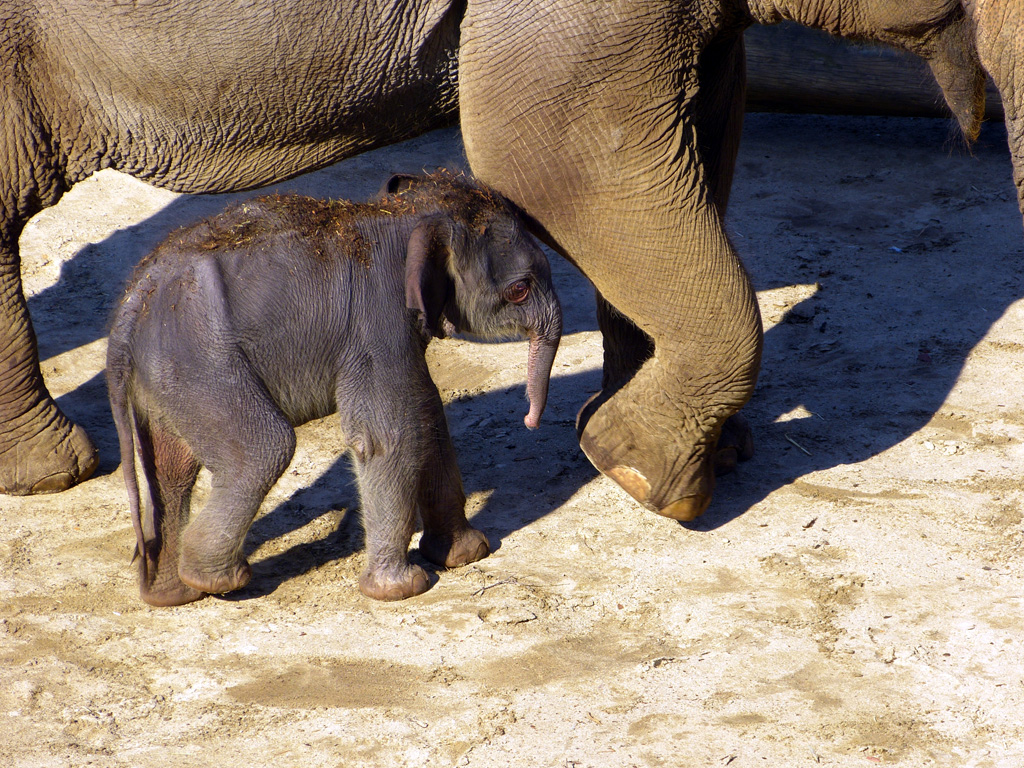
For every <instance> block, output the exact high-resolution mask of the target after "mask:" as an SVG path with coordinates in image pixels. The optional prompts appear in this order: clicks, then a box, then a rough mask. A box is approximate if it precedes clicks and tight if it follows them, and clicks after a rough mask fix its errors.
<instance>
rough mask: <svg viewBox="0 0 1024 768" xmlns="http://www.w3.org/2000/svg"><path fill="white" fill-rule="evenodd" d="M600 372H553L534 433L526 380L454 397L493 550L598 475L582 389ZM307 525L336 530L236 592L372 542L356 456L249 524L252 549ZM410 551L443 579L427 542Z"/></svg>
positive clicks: (250, 594)
mask: <svg viewBox="0 0 1024 768" xmlns="http://www.w3.org/2000/svg"><path fill="white" fill-rule="evenodd" d="M600 380H601V374H600V371H598V370H593V371H588V372H584V373H575V374H569V375H567V376H560V377H557V378H555V379H553V380H552V383H551V390H552V392H551V397H550V398H549V401H548V408H547V410H546V411H545V418H544V419H543V420H542V423H541V427H540V428H539V429H538V430H537V431H535V432H528V431H527V430H526V428H525V427H524V426H523V425H522V422H521V418H520V417H521V414H520V411H521V409H522V406H523V403H524V401H525V397H526V394H525V387H524V386H514V387H507V388H503V389H498V390H493V391H490V392H487V393H485V394H480V395H475V396H474V397H472V398H466V399H460V400H456V401H454V402H451V403H449V404H448V405H447V406H446V408H445V410H446V412H447V416H448V421H449V425H450V428H451V432H452V440H453V442H454V443H455V448H456V452H457V454H458V456H459V465H460V469H461V470H462V475H463V485H464V488H465V491H466V495H467V496H468V497H469V498H470V499H471V500H472V499H473V498H474V497H478V498H479V499H480V500H481V501H480V502H479V503H478V504H477V505H475V506H476V509H475V510H473V511H472V512H470V521H471V523H472V525H473V526H474V527H476V528H479V529H480V530H482V531H483V532H484V533H485V534H486V535H487V537H488V539H489V541H490V543H491V549H492V551H497V550H498V549H500V548H501V544H502V541H503V540H504V539H505V538H507V537H508V536H509V535H510V534H511V533H513V532H514V531H516V530H518V529H520V528H523V527H525V526H528V525H529V524H530V523H532V522H534V521H536V520H539V519H540V518H542V517H544V516H545V515H547V514H549V513H551V512H552V511H554V510H555V509H558V508H559V507H560V506H562V505H563V504H564V503H565V502H566V501H568V500H569V499H570V498H571V497H572V496H573V495H574V494H575V493H576V492H577V491H578V490H579V489H580V488H581V487H582V486H583V485H585V484H586V483H587V482H589V481H590V480H592V479H594V478H595V477H597V471H596V470H595V469H594V468H593V467H592V466H591V465H590V464H589V462H588V461H587V460H586V458H585V457H584V456H583V455H582V453H581V452H580V450H579V444H578V443H577V442H576V438H575V431H574V429H573V428H572V424H573V423H574V419H573V412H572V408H573V407H574V403H575V400H576V397H575V394H576V393H578V392H579V391H580V389H587V390H596V389H597V388H599V387H600ZM558 391H564V394H561V395H559V394H556V392H558ZM499 414H501V415H500V416H499ZM506 414H507V418H505V416H504V415H506ZM341 447H342V446H340V444H339V450H340V449H341ZM307 525H316V526H318V527H320V528H321V529H326V530H325V532H322V533H319V535H318V536H317V537H316V538H313V539H308V538H307V540H305V541H303V542H302V543H299V544H295V545H292V546H290V547H287V548H286V549H283V550H281V551H277V552H275V553H273V554H270V555H268V556H265V557H261V558H259V559H257V560H255V561H254V562H253V563H252V567H253V579H252V581H251V582H250V583H249V585H248V586H246V587H245V588H244V589H241V590H239V591H237V592H235V593H232V594H231V595H229V596H227V597H226V599H232V600H246V599H251V598H255V597H261V596H264V595H267V594H270V593H272V592H274V591H275V590H276V589H277V588H278V587H280V586H281V585H282V584H284V583H285V582H287V581H289V580H291V579H294V578H296V577H299V576H301V575H302V574H304V573H308V572H310V571H312V570H315V569H318V568H321V567H323V566H325V565H329V564H330V563H333V562H336V561H339V560H343V559H346V558H348V557H350V556H352V555H354V554H356V553H358V552H360V551H362V549H363V528H362V522H361V519H360V514H359V493H358V489H357V487H356V484H355V481H354V477H353V474H352V472H351V467H350V465H349V460H348V457H347V456H346V455H342V456H340V457H339V458H337V459H335V460H334V461H333V462H331V464H330V466H329V467H327V468H326V469H325V470H324V471H323V472H322V473H321V474H320V476H319V477H318V478H317V480H316V481H314V482H313V483H312V484H311V485H309V486H306V487H304V488H301V489H299V490H298V491H296V492H295V493H293V494H292V495H291V496H290V497H288V498H287V499H285V500H284V501H283V502H280V503H278V504H277V505H276V506H274V507H273V508H272V509H269V510H267V511H266V512H264V513H263V514H261V515H260V516H259V517H258V518H257V519H256V521H255V522H254V523H253V526H252V528H251V529H250V531H249V536H248V538H247V540H246V549H247V551H248V552H249V553H250V554H251V553H253V552H254V551H256V550H258V549H259V548H260V547H262V546H264V545H266V544H268V543H269V542H272V541H274V540H278V539H283V538H284V537H287V536H288V535H289V534H291V533H292V532H294V531H297V530H298V529H300V528H303V527H305V526H307ZM410 559H411V561H412V562H414V563H417V564H419V565H421V566H422V567H424V568H425V569H426V570H427V572H428V573H430V574H431V578H432V579H433V580H435V581H436V578H437V576H436V573H437V571H438V570H441V569H439V568H438V567H437V566H435V565H433V564H432V563H430V562H428V561H427V560H426V559H425V558H424V557H423V556H422V555H421V554H420V552H419V550H418V549H415V548H414V549H413V550H412V551H411V552H410Z"/></svg>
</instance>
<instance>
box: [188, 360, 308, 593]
mask: <svg viewBox="0 0 1024 768" xmlns="http://www.w3.org/2000/svg"><path fill="white" fill-rule="evenodd" d="M242 379H243V380H242V381H241V382H238V381H236V382H235V383H234V385H233V386H232V387H231V388H230V391H228V388H227V387H225V388H224V389H223V391H213V392H210V391H208V392H207V394H206V395H205V396H204V398H203V403H201V404H197V405H195V406H194V407H193V415H192V417H191V418H190V419H189V422H188V424H189V426H188V427H186V429H185V431H187V432H189V434H188V435H186V439H187V440H188V442H189V445H191V446H192V447H193V449H194V450H195V452H196V455H197V456H198V457H199V459H200V461H201V462H202V463H203V465H204V466H205V467H206V468H207V469H209V470H210V475H211V489H210V496H209V499H208V500H207V502H206V505H205V506H204V507H203V509H202V510H201V511H200V512H199V513H198V514H196V515H195V516H194V517H193V519H192V522H191V523H189V525H188V528H186V529H185V533H184V535H183V536H182V542H181V557H180V559H179V563H178V575H179V576H180V578H181V580H182V581H183V582H184V583H185V584H187V585H189V586H190V587H192V588H194V589H197V590H200V591H202V592H211V593H214V594H220V593H223V592H231V591H232V590H236V589H240V588H242V587H244V586H245V585H246V584H248V583H249V579H250V578H251V577H252V569H251V568H250V566H249V563H248V561H247V560H246V559H245V555H244V553H243V547H244V544H245V536H246V534H247V533H248V531H249V526H251V525H252V521H253V519H254V518H255V517H256V513H257V512H258V511H259V508H260V504H261V503H262V502H263V499H264V497H265V496H266V495H267V492H268V491H269V490H270V488H271V486H273V484H274V483H275V482H276V481H277V478H279V477H280V476H281V473H282V472H284V470H285V469H286V468H287V466H288V463H289V462H290V461H291V459H292V455H293V454H294V452H295V430H294V429H292V427H291V425H290V424H289V423H288V420H287V419H286V418H285V416H284V414H283V413H281V411H280V409H279V408H278V407H277V405H276V404H275V403H274V402H273V401H272V400H271V399H270V397H269V396H268V395H267V394H266V390H265V389H264V388H263V386H262V384H260V382H259V381H258V380H257V379H256V378H255V376H253V375H251V374H248V373H246V374H244V375H243V376H242ZM216 389H220V388H219V387H218V388H216ZM193 425H195V426H193Z"/></svg>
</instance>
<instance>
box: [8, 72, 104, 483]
mask: <svg viewBox="0 0 1024 768" xmlns="http://www.w3.org/2000/svg"><path fill="white" fill-rule="evenodd" d="M0 85H3V86H4V87H0V96H4V97H6V98H4V102H5V107H4V109H5V115H4V116H5V121H7V124H6V125H4V126H2V127H0V158H2V160H0V216H2V221H0V493H6V494H13V495H24V494H30V493H46V492H52V491H62V490H64V489H65V488H68V487H70V486H71V485H74V484H75V483H77V482H80V481H82V480H84V479H86V478H87V477H89V475H90V474H92V472H93V470H94V469H95V468H96V464H97V461H98V456H97V453H96V449H95V448H94V447H93V444H92V443H91V442H90V440H89V438H88V436H87V435H86V434H85V430H83V429H82V428H81V427H78V426H76V425H74V424H72V423H71V422H70V421H69V420H68V418H67V417H66V416H65V415H64V414H63V413H61V411H60V409H59V408H58V407H57V404H56V403H54V402H53V399H52V398H51V397H50V395H49V393H48V392H47V391H46V386H45V385H44V383H43V377H42V373H41V372H40V370H39V351H38V348H37V346H36V337H35V333H34V332H33V329H32V321H31V320H30V319H29V314H28V305H27V304H26V303H25V294H24V292H23V290H22V284H21V258H20V255H19V252H18V236H19V235H20V234H21V230H22V228H23V227H24V225H25V222H27V221H28V219H29V218H30V217H31V216H32V215H33V214H35V213H36V212H37V211H39V210H41V209H42V208H43V207H45V206H47V205H53V204H54V203H55V202H57V199H58V198H59V197H60V194H61V192H62V191H63V189H62V187H61V185H60V184H59V183H58V182H56V181H54V179H56V178H57V174H56V173H53V172H52V169H50V171H48V170H47V169H42V168H38V167H36V166H34V165H33V164H32V162H31V160H30V158H28V157H27V153H28V151H29V147H32V146H35V145H36V143H37V142H36V141H35V139H36V137H33V136H17V135H15V134H14V133H13V131H14V130H15V129H16V128H17V127H18V126H24V125H30V124H31V123H30V118H29V117H28V116H25V115H21V114H19V109H20V105H21V104H23V103H24V102H23V100H21V99H18V98H16V96H17V94H16V93H15V91H14V90H13V88H10V87H6V84H0Z"/></svg>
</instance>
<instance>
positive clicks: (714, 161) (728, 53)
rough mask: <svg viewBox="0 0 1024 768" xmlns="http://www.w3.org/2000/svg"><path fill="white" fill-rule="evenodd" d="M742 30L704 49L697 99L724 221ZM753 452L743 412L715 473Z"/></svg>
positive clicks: (740, 105)
mask: <svg viewBox="0 0 1024 768" xmlns="http://www.w3.org/2000/svg"><path fill="white" fill-rule="evenodd" d="M745 58H746V55H745V51H744V37H743V34H742V33H740V32H736V31H731V32H726V33H723V34H722V35H721V36H720V37H719V38H717V39H716V40H714V41H712V42H711V43H710V44H709V45H708V46H706V47H705V48H704V50H703V51H702V52H701V55H700V59H699V62H698V65H697V71H698V77H699V79H700V90H699V91H698V93H697V96H696V97H695V98H694V102H693V124H694V127H695V129H696V132H697V146H698V148H699V150H700V155H701V157H702V158H703V161H704V167H705V172H706V177H707V179H708V184H709V185H710V187H711V191H712V194H713V196H714V201H715V207H716V208H717V209H718V213H719V215H720V216H721V217H722V219H725V212H726V208H727V207H728V205H729V193H730V192H731V191H732V179H733V174H734V172H735V170H736V155H737V154H738V152H739V146H740V136H741V134H742V132H743V113H744V90H745V87H746V62H745ZM753 455H754V438H753V433H752V432H751V429H750V424H749V422H748V421H747V420H746V418H744V416H743V414H742V413H736V414H733V415H732V416H730V417H729V418H728V419H726V420H725V423H724V424H723V425H722V434H721V435H720V436H719V438H718V445H717V446H716V449H715V473H716V474H718V475H723V474H726V473H728V472H731V471H732V470H733V469H735V468H736V465H737V463H739V462H741V461H747V460H748V459H750V458H752V457H753Z"/></svg>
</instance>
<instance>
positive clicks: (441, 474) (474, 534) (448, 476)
mask: <svg viewBox="0 0 1024 768" xmlns="http://www.w3.org/2000/svg"><path fill="white" fill-rule="evenodd" d="M433 389H434V391H433V397H432V398H431V409H432V414H433V421H434V426H433V429H432V434H431V436H430V440H429V441H428V445H427V457H426V463H425V465H424V467H423V471H422V472H421V473H420V483H419V505H420V515H421V516H422V517H423V537H422V538H421V539H420V551H421V552H422V553H423V555H424V556H425V557H426V558H427V559H428V560H429V561H430V562H432V563H434V564H435V565H440V566H443V567H445V568H456V567H458V566H460V565H466V564H468V563H475V562H476V561H477V560H482V559H483V558H485V557H487V555H489V554H490V552H491V545H490V542H488V541H487V537H486V536H484V534H483V533H481V532H480V531H478V530H476V529H475V528H473V527H472V526H471V525H470V524H469V521H468V520H466V494H465V492H464V491H463V489H462V475H461V473H460V472H459V465H458V461H457V459H456V457H455V446H453V445H452V439H451V435H450V434H449V432H448V422H447V420H446V419H445V416H444V406H443V405H442V403H441V397H440V395H439V394H438V393H437V389H436V387H434V388H433Z"/></svg>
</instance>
